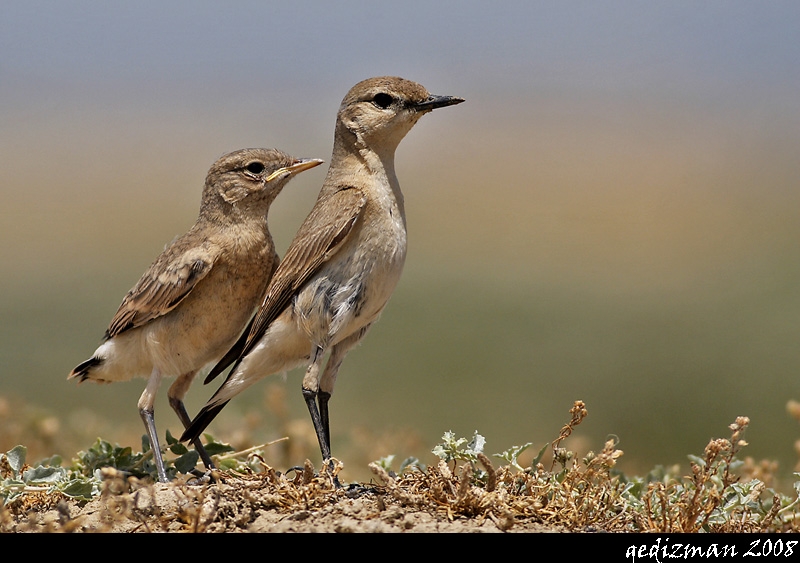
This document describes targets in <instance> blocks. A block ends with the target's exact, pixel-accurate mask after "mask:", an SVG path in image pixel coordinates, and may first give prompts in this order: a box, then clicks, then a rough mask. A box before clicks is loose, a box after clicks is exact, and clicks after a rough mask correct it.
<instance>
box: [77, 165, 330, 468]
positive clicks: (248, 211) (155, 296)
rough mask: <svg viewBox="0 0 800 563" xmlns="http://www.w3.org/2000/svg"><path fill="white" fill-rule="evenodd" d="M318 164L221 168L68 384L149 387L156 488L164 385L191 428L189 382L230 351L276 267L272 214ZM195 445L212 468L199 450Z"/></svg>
mask: <svg viewBox="0 0 800 563" xmlns="http://www.w3.org/2000/svg"><path fill="white" fill-rule="evenodd" d="M320 163H322V161H321V160H310V159H297V158H294V157H291V156H289V155H287V154H285V153H283V152H281V151H278V150H275V149H244V150H239V151H235V152H232V153H230V154H227V155H225V156H223V157H222V158H220V159H219V160H218V161H217V162H215V163H214V165H213V166H212V167H211V169H210V170H209V172H208V175H207V177H206V181H205V187H204V188H203V193H202V200H201V203H200V213H199V216H198V218H197V221H196V223H195V224H194V226H192V228H191V229H190V230H189V231H188V232H187V233H186V234H184V235H183V236H181V237H179V238H176V239H175V240H174V241H173V242H172V243H170V244H169V245H168V246H167V247H166V248H165V250H164V251H163V252H162V253H161V254H160V255H159V256H158V257H157V258H156V259H155V261H154V262H153V264H152V265H151V266H150V268H149V269H148V270H147V271H146V272H145V273H144V275H143V276H142V277H141V279H140V280H139V281H138V283H136V285H135V286H134V287H133V288H132V289H131V290H130V291H129V292H128V294H127V295H126V296H125V298H124V299H123V300H122V304H121V305H120V306H119V309H118V310H117V313H116V314H115V315H114V318H113V319H112V320H111V323H110V324H109V326H108V330H106V333H105V338H104V341H103V343H102V344H101V345H100V347H99V348H97V350H95V352H94V354H93V355H92V357H91V358H89V359H88V360H86V361H84V362H83V363H81V364H79V365H78V366H77V367H76V368H75V369H73V370H72V372H71V373H70V374H69V376H68V379H75V378H77V379H79V380H80V381H81V382H83V381H87V380H88V381H94V382H98V383H107V382H112V381H126V380H129V379H131V378H133V377H148V378H149V379H148V382H147V386H146V388H145V390H144V392H143V393H142V396H141V398H140V399H139V413H140V415H141V417H142V420H143V422H144V425H145V428H146V430H147V436H148V438H149V440H150V445H151V448H152V450H153V455H154V461H155V464H156V471H157V473H158V479H159V481H162V482H165V481H167V480H168V479H167V473H166V469H165V465H164V460H163V457H162V455H161V449H160V446H159V441H158V434H157V432H156V426H155V419H154V413H153V403H154V401H155V397H156V391H157V389H158V387H159V384H160V383H161V379H162V378H163V377H165V376H175V377H177V379H176V380H175V382H174V383H173V384H172V386H171V387H170V388H169V391H168V392H167V395H168V397H169V404H170V406H171V407H172V409H173V410H174V411H175V412H176V413H177V415H178V418H179V419H180V420H181V422H182V424H183V426H184V427H185V426H187V425H188V424H189V420H190V419H189V416H188V414H187V412H186V408H185V407H184V404H183V397H184V396H185V394H186V392H187V391H188V389H189V386H190V385H191V383H192V380H193V379H194V377H195V375H196V374H197V372H198V371H200V370H201V369H204V368H205V367H208V366H209V365H213V364H214V363H215V362H217V361H219V360H220V358H222V356H223V354H225V352H226V351H227V350H228V349H229V348H230V347H231V346H232V345H233V344H234V342H235V341H236V338H237V337H238V336H239V335H240V333H241V332H242V330H243V329H244V328H245V326H246V325H247V322H248V321H249V320H250V318H251V317H252V315H253V313H254V312H255V310H256V308H257V307H258V305H259V303H260V301H261V299H262V297H263V296H264V292H265V291H266V288H267V283H268V282H269V280H270V278H271V277H272V274H273V273H274V271H275V269H276V268H277V266H278V255H277V253H276V252H275V247H274V245H273V241H272V236H271V235H270V232H269V228H268V225H267V213H268V211H269V208H270V205H271V204H272V202H273V201H274V199H275V197H276V196H277V195H278V194H279V193H280V192H281V190H282V189H283V187H284V186H285V185H286V183H287V182H288V181H289V179H290V178H292V177H293V176H294V175H296V174H298V173H299V172H301V171H303V170H307V169H309V168H312V167H314V166H317V165H318V164H320ZM193 444H194V446H195V448H196V449H197V452H198V454H199V455H200V457H201V458H202V460H203V463H204V464H205V465H206V467H208V468H211V467H213V465H212V462H211V459H210V457H209V456H208V453H207V452H206V451H205V448H203V446H202V444H201V443H200V440H193Z"/></svg>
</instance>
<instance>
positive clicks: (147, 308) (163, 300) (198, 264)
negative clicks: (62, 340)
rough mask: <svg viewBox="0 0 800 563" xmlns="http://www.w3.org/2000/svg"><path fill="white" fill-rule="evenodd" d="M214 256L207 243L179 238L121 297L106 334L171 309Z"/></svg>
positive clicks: (138, 324)
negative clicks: (197, 243) (196, 242)
mask: <svg viewBox="0 0 800 563" xmlns="http://www.w3.org/2000/svg"><path fill="white" fill-rule="evenodd" d="M215 258H216V256H215V255H214V253H213V252H212V251H211V250H210V248H209V247H208V245H205V244H204V245H202V246H196V245H193V244H191V242H190V241H188V240H187V239H186V238H185V237H184V238H181V239H178V240H177V241H176V242H174V243H173V244H172V245H170V246H169V247H168V248H167V249H166V250H165V251H164V252H163V253H162V254H161V255H160V256H159V257H158V258H157V259H156V261H155V262H153V264H152V265H151V266H150V268H149V269H148V270H147V271H146V272H145V273H144V275H143V276H142V277H141V279H140V280H139V281H138V282H137V283H136V285H135V286H133V289H131V290H130V291H129V292H128V294H127V295H126V296H125V298H124V299H123V300H122V304H121V305H120V306H119V309H118V310H117V313H116V314H115V315H114V318H113V319H111V323H110V324H109V327H108V330H107V331H106V338H113V337H115V336H117V335H118V334H121V333H123V332H125V331H126V330H129V329H132V328H136V327H139V326H142V325H144V324H146V323H148V322H150V321H152V320H153V319H156V318H158V317H160V316H162V315H165V314H167V313H169V312H170V311H171V310H172V309H174V308H175V307H176V306H177V305H178V304H179V303H180V302H181V301H183V299H185V298H186V296H187V295H189V293H190V292H191V291H192V289H194V287H195V286H196V285H197V282H199V281H200V280H202V279H203V278H204V277H205V276H206V275H208V272H210V271H211V268H212V266H213V265H214V260H215Z"/></svg>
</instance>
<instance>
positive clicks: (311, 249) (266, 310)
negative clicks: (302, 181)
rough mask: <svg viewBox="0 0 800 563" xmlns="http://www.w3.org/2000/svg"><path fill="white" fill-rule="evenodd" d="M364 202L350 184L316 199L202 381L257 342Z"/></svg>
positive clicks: (350, 224)
mask: <svg viewBox="0 0 800 563" xmlns="http://www.w3.org/2000/svg"><path fill="white" fill-rule="evenodd" d="M366 201H367V198H366V196H365V195H364V193H363V192H362V191H361V190H359V189H357V188H352V187H347V188H342V189H340V190H338V191H336V192H334V193H333V194H331V195H330V196H328V197H326V198H324V199H320V200H319V201H317V203H316V205H314V208H313V209H312V210H311V213H309V215H308V217H306V220H305V221H304V222H303V224H302V225H301V226H300V229H299V230H298V232H297V235H295V238H294V240H293V241H292V244H290V245H289V250H287V251H286V255H285V256H284V257H283V260H281V262H280V264H279V265H278V269H277V270H276V271H275V275H274V276H273V277H272V280H271V281H270V283H269V287H268V288H267V294H266V296H265V297H264V300H263V302H262V304H261V307H260V308H259V310H258V312H257V313H256V315H255V317H253V320H252V321H251V322H250V324H249V325H248V328H247V329H245V331H244V333H242V335H241V337H240V338H239V340H238V341H237V342H236V344H234V345H233V347H232V348H231V349H230V350H229V351H228V353H227V354H225V357H224V358H223V359H222V360H221V361H220V362H219V363H217V365H215V366H214V367H213V368H212V370H211V371H210V372H209V374H208V376H207V377H206V379H205V383H208V382H209V381H211V380H212V379H214V378H215V377H216V376H217V375H219V374H220V373H222V372H223V371H224V370H225V368H227V367H228V366H229V365H231V364H232V363H234V362H236V361H238V360H239V359H240V358H242V357H243V356H244V355H245V354H247V353H248V352H249V351H250V350H251V349H252V348H253V347H254V346H255V345H256V344H257V343H258V341H259V340H260V339H261V337H262V336H263V335H264V332H265V331H266V330H267V328H268V327H269V325H270V324H271V323H272V321H274V320H275V319H276V318H277V317H278V315H280V314H281V312H283V310H284V309H285V308H286V306H287V305H288V304H289V302H290V301H291V299H292V297H293V296H294V295H295V294H296V293H297V292H298V291H299V290H300V288H301V287H302V286H303V284H305V283H306V281H308V279H309V278H311V277H312V276H313V275H314V274H315V273H316V272H317V271H318V270H319V268H320V266H322V265H323V264H324V263H325V262H327V261H328V260H330V258H331V257H332V256H333V255H335V254H336V252H337V251H338V250H339V249H340V248H341V246H342V244H344V242H345V241H346V240H347V236H348V235H349V234H350V231H351V230H352V228H353V225H354V224H355V223H356V221H357V220H358V217H359V216H360V214H361V210H362V209H363V208H364V204H365V203H366Z"/></svg>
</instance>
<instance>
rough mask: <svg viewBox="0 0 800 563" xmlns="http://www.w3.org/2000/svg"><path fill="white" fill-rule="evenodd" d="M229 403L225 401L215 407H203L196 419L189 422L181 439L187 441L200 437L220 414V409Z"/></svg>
mask: <svg viewBox="0 0 800 563" xmlns="http://www.w3.org/2000/svg"><path fill="white" fill-rule="evenodd" d="M227 404H228V402H227V401H225V402H224V403H220V404H218V405H214V406H213V407H203V408H202V409H201V410H200V412H199V413H197V416H195V417H194V420H192V422H191V423H189V426H187V427H186V430H184V431H183V434H181V437H180V441H181V442H187V441H192V440H195V439H197V438H199V437H200V434H202V433H203V430H205V429H206V428H207V427H208V425H209V424H211V421H212V420H214V418H216V416H217V415H218V414H219V411H221V410H222V409H223V408H224V407H225V405H227Z"/></svg>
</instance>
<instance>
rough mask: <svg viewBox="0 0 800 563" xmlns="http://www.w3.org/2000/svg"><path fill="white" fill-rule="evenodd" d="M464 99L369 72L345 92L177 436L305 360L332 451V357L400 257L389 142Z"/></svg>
mask: <svg viewBox="0 0 800 563" xmlns="http://www.w3.org/2000/svg"><path fill="white" fill-rule="evenodd" d="M463 101H464V100H463V99H462V98H456V97H452V96H434V95H431V94H430V93H429V92H428V91H427V90H426V89H425V88H424V87H423V86H421V85H420V84H417V83H415V82H412V81H410V80H405V79H403V78H399V77H377V78H370V79H367V80H364V81H362V82H359V83H358V84H356V85H355V86H353V88H352V89H351V90H350V91H349V92H348V93H347V95H346V96H345V97H344V99H343V100H342V103H341V106H340V108H339V111H338V115H337V117H336V127H335V133H334V144H333V156H332V157H331V164H330V168H329V170H328V174H327V176H326V178H325V182H324V184H323V186H322V189H321V191H320V193H319V196H318V198H317V201H316V203H315V205H314V207H313V208H312V210H311V212H310V213H309V215H308V217H307V218H306V219H305V221H304V222H303V224H302V225H301V227H300V229H299V230H298V232H297V234H296V235H295V238H294V240H293V241H292V243H291V244H290V245H289V249H288V250H287V251H286V255H285V256H284V258H283V261H282V262H281V264H280V266H278V270H277V271H276V272H275V275H274V276H273V278H272V281H271V282H270V285H269V287H268V289H267V294H266V296H265V298H264V300H263V303H262V304H261V307H260V308H259V310H258V312H257V313H256V315H255V317H254V318H253V321H252V322H251V324H250V328H249V330H245V331H244V333H243V334H242V336H241V337H240V338H239V340H238V341H237V342H236V345H235V346H234V347H233V348H231V350H230V351H229V352H228V353H227V354H226V355H225V357H224V358H223V359H222V361H220V362H219V363H218V364H217V365H216V366H215V367H214V368H213V369H212V370H211V372H210V373H209V375H208V377H207V378H206V383H208V382H209V381H211V380H212V379H213V378H214V377H216V376H217V375H219V374H220V373H221V372H222V371H224V370H225V369H226V368H227V367H228V366H229V365H231V364H233V367H232V369H231V371H230V372H229V373H228V376H227V378H226V379H225V382H224V383H223V384H222V386H221V387H220V388H219V389H218V390H217V392H216V393H215V394H214V395H213V396H212V397H211V398H210V399H209V401H208V402H207V403H206V404H205V406H204V407H203V408H202V409H201V411H200V412H199V413H198V415H197V416H196V417H195V418H194V420H193V421H192V423H191V424H190V425H189V427H188V428H187V429H186V431H185V432H184V433H183V435H182V436H181V440H189V439H191V440H194V439H197V438H198V436H199V435H200V433H201V432H203V430H204V429H205V428H206V427H207V426H208V424H209V423H210V422H211V421H212V420H213V419H214V417H215V416H216V415H217V414H218V413H219V412H220V410H222V408H223V407H224V406H225V405H226V404H227V403H228V401H230V400H231V399H232V398H233V397H235V396H236V395H237V394H239V393H241V392H242V391H243V390H245V389H246V388H247V387H249V386H250V385H252V384H253V383H255V382H256V381H258V380H259V379H261V378H263V377H265V376H267V375H270V374H275V373H281V372H285V371H287V370H289V369H291V368H294V367H296V366H298V365H301V364H307V369H306V373H305V376H304V377H303V382H302V392H303V397H304V398H305V402H306V405H307V407H308V410H309V413H310V415H311V420H312V422H313V424H314V430H315V432H316V435H317V439H318V441H319V447H320V452H321V454H322V459H323V463H325V462H326V461H327V460H329V459H330V457H331V449H330V423H329V414H328V402H329V400H330V398H331V394H332V393H333V388H334V384H335V383H336V377H337V375H338V373H339V367H340V366H341V364H342V361H343V360H344V358H345V356H346V355H347V353H348V351H349V350H350V349H351V348H353V346H355V345H356V344H357V343H358V342H359V341H360V340H361V339H362V338H363V337H364V334H365V333H366V332H367V330H368V329H369V327H370V326H371V325H372V323H374V322H375V321H376V320H377V319H378V316H379V315H380V313H381V311H382V310H383V308H384V306H385V305H386V303H387V301H388V300H389V297H390V296H391V295H392V292H393V291H394V288H395V285H396V284H397V281H398V280H399V278H400V274H401V272H402V269H403V263H404V261H405V258H406V217H405V208H404V205H403V194H402V192H401V191H400V185H399V183H398V181H397V176H396V175H395V170H394V155H395V150H396V149H397V146H398V144H399V143H400V141H401V140H402V139H403V137H404V136H405V135H406V133H408V132H409V131H410V130H411V128H412V127H413V126H414V124H415V123H416V122H417V121H418V120H419V118H420V117H422V116H423V115H425V114H426V113H428V112H430V111H431V110H434V109H436V108H441V107H445V106H451V105H454V104H458V103H461V102H463ZM326 355H328V360H327V363H326V364H325V368H324V370H323V368H322V365H323V359H324V357H325V356H326Z"/></svg>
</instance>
